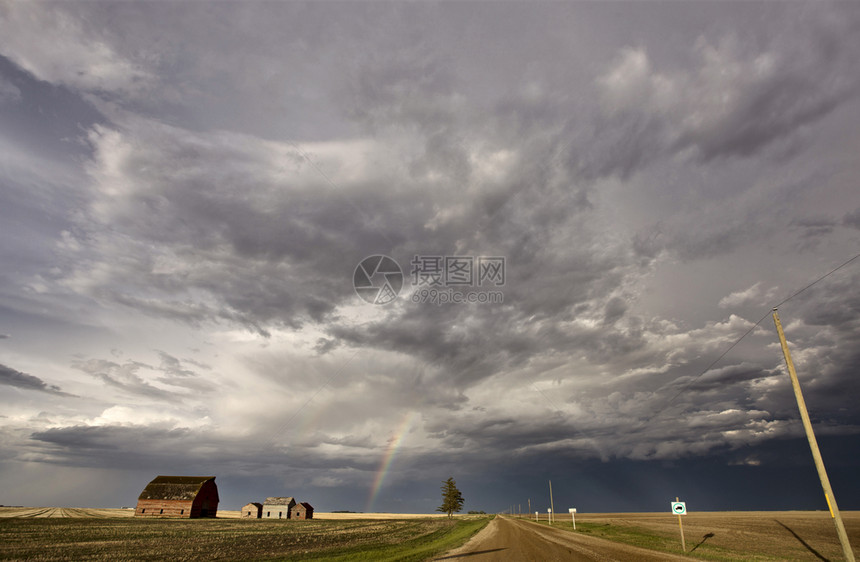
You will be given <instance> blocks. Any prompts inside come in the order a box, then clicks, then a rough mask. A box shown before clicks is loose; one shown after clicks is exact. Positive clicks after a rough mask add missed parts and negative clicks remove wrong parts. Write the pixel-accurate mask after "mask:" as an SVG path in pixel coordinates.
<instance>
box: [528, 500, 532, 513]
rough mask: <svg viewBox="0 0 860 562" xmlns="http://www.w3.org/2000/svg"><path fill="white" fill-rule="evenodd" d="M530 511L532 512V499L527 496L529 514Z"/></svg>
mask: <svg viewBox="0 0 860 562" xmlns="http://www.w3.org/2000/svg"><path fill="white" fill-rule="evenodd" d="M531 512H532V499H531V498H529V513H530V514H531Z"/></svg>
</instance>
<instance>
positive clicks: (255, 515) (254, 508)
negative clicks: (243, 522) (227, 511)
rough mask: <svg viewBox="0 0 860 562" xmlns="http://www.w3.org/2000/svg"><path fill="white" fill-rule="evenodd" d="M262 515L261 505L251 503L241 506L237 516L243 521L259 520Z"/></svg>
mask: <svg viewBox="0 0 860 562" xmlns="http://www.w3.org/2000/svg"><path fill="white" fill-rule="evenodd" d="M262 514H263V504H261V503H258V502H251V503H249V504H245V505H243V506H242V511H241V512H240V515H239V516H240V517H242V518H243V519H259V518H260V516H261V515H262Z"/></svg>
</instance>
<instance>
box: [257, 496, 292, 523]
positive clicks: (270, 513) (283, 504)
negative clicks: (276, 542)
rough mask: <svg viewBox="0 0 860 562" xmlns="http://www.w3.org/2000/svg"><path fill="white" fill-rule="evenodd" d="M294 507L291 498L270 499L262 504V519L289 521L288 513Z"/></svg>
mask: <svg viewBox="0 0 860 562" xmlns="http://www.w3.org/2000/svg"><path fill="white" fill-rule="evenodd" d="M295 505H296V500H294V499H293V498H292V497H286V498H282V497H271V498H266V501H265V502H263V517H262V518H263V519H289V518H290V511H291V510H292V509H293V507H294V506H295Z"/></svg>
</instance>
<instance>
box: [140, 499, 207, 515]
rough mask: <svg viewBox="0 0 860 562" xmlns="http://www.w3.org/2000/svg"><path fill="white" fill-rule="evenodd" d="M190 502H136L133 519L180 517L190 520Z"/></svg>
mask: <svg viewBox="0 0 860 562" xmlns="http://www.w3.org/2000/svg"><path fill="white" fill-rule="evenodd" d="M192 503H193V502H191V501H190V500H189V501H184V500H138V501H137V507H136V508H135V510H134V515H135V517H180V518H189V519H190V518H191V517H195V515H194V514H193V511H194V509H193V506H192ZM197 517H199V515H197Z"/></svg>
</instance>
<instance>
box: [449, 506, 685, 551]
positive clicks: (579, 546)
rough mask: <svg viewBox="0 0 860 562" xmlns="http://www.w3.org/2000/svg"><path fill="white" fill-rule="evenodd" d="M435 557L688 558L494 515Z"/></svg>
mask: <svg viewBox="0 0 860 562" xmlns="http://www.w3.org/2000/svg"><path fill="white" fill-rule="evenodd" d="M435 560H463V561H468V562H489V561H496V560H498V561H505V562H518V561H520V560H541V561H544V560H546V561H549V560H600V561H613V560H619V561H625V560H636V561H637V562H638V561H643V562H647V561H649V560H654V561H655V562H656V561H665V560H689V558H688V557H684V556H677V555H673V554H669V553H666V552H655V551H653V550H648V549H645V548H639V547H636V546H628V545H625V544H620V543H616V542H612V541H608V540H606V539H601V538H597V537H590V536H587V535H583V534H580V533H573V532H570V531H563V530H561V529H554V528H552V527H547V526H545V525H539V524H537V523H532V522H530V521H522V520H516V519H510V518H507V517H504V516H496V517H495V518H494V519H493V520H492V521H491V522H490V524H489V525H487V526H486V527H484V529H483V530H482V531H481V532H479V533H478V534H477V535H475V536H474V537H472V539H471V540H469V542H467V543H466V544H465V545H463V546H461V547H460V548H458V549H455V550H452V551H450V552H447V553H445V554H444V555H442V556H440V557H439V558H435Z"/></svg>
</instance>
